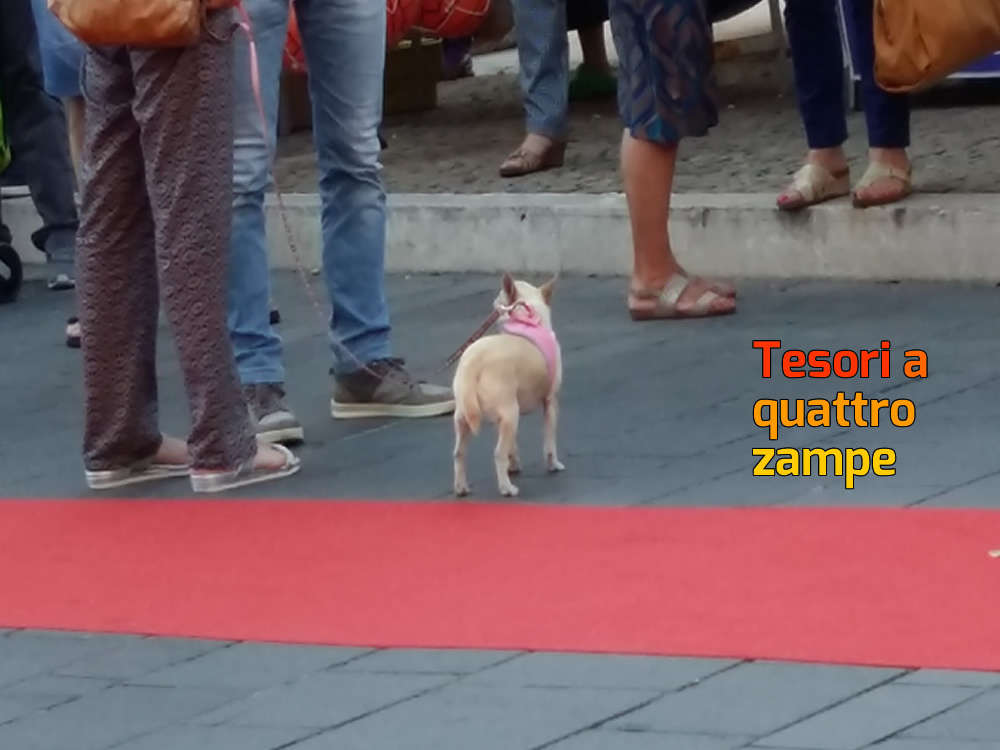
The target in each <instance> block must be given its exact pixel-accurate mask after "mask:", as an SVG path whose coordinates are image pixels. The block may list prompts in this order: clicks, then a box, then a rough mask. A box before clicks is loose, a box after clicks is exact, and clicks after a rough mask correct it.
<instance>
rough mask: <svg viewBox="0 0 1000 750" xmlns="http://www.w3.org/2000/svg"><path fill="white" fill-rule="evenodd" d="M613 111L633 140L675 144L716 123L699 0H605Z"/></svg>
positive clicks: (707, 36) (707, 32)
mask: <svg viewBox="0 0 1000 750" xmlns="http://www.w3.org/2000/svg"><path fill="white" fill-rule="evenodd" d="M609 10H610V15H611V30H612V32H613V34H614V37H615V48H616V49H617V51H618V60H619V70H618V108H619V111H620V112H621V117H622V120H623V121H624V122H625V127H626V128H628V131H629V133H631V135H632V137H633V138H637V139H639V140H644V141H652V142H654V143H665V144H666V143H669V144H672V143H678V142H679V141H680V140H681V139H682V138H685V137H697V136H703V135H705V134H707V133H708V131H709V130H710V129H711V128H712V127H714V126H715V125H718V123H719V107H718V100H717V96H716V90H715V81H714V78H713V63H714V54H715V53H714V49H713V42H712V27H711V24H709V22H708V19H707V17H706V15H705V9H704V6H703V0H610V1H609Z"/></svg>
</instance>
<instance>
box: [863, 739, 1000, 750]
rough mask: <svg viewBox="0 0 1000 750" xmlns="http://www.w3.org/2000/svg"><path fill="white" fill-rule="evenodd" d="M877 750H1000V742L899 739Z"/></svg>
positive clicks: (879, 746) (882, 743) (888, 741)
mask: <svg viewBox="0 0 1000 750" xmlns="http://www.w3.org/2000/svg"><path fill="white" fill-rule="evenodd" d="M876 748H877V750H1000V742H971V741H970V742H965V741H962V740H914V739H908V738H898V739H891V740H887V741H885V742H880V743H879V744H878V745H877V746H876Z"/></svg>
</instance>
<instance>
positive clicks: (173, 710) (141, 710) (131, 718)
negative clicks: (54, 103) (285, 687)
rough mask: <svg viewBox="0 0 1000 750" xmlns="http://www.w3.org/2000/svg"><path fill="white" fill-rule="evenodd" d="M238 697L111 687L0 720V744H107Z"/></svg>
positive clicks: (92, 748)
mask: <svg viewBox="0 0 1000 750" xmlns="http://www.w3.org/2000/svg"><path fill="white" fill-rule="evenodd" d="M235 697H238V693H234V691H232V690H203V689H195V688H190V689H186V690H173V689H169V688H160V687H139V686H130V687H126V686H120V687H113V688H110V689H108V690H105V691H102V692H99V693H94V694H91V695H87V696H84V697H82V698H80V699H79V700H74V701H69V702H66V703H62V704H60V705H58V706H55V707H53V708H50V709H48V710H45V711H39V712H35V713H32V714H29V715H28V716H25V717H23V718H21V719H18V720H16V721H12V722H9V723H7V724H4V725H2V726H0V747H3V748H17V750H105V749H106V748H110V747H112V746H114V745H115V744H118V743H121V742H124V741H126V740H129V739H131V738H133V737H137V736H139V735H142V734H146V733H148V732H151V731H154V730H156V729H159V728H162V727H166V726H169V725H171V724H173V723H175V722H177V721H181V720H183V719H187V718H190V717H193V716H196V715H197V714H200V713H204V712H205V711H209V710H211V709H213V708H216V707H217V706H219V705H221V704H223V703H228V702H230V701H232V700H233V699H234V698H235Z"/></svg>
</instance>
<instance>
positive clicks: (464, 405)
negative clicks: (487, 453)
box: [455, 386, 483, 435]
mask: <svg viewBox="0 0 1000 750" xmlns="http://www.w3.org/2000/svg"><path fill="white" fill-rule="evenodd" d="M455 399H456V400H457V402H458V410H459V414H460V415H461V417H462V419H464V420H465V423H466V424H467V425H469V429H470V430H471V431H472V434H473V435H478V434H479V428H480V427H481V426H482V424H483V410H482V409H481V408H480V406H479V397H478V396H477V395H476V388H475V386H473V387H472V388H463V389H461V390H459V391H457V392H456V393H455Z"/></svg>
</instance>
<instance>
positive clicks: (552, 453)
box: [542, 396, 566, 471]
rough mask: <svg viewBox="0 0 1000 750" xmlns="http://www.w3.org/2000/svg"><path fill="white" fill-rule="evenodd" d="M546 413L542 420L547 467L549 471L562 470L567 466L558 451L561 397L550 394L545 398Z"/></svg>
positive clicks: (543, 446) (543, 448)
mask: <svg viewBox="0 0 1000 750" xmlns="http://www.w3.org/2000/svg"><path fill="white" fill-rule="evenodd" d="M544 408H545V414H544V416H543V421H542V450H543V451H544V453H545V467H546V468H547V469H548V470H549V471H562V470H563V469H565V468H566V467H565V466H563V464H562V462H561V461H560V460H559V454H558V453H557V452H556V427H557V426H558V424H559V399H558V398H557V397H556V396H550V397H549V398H547V399H545V404H544Z"/></svg>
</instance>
